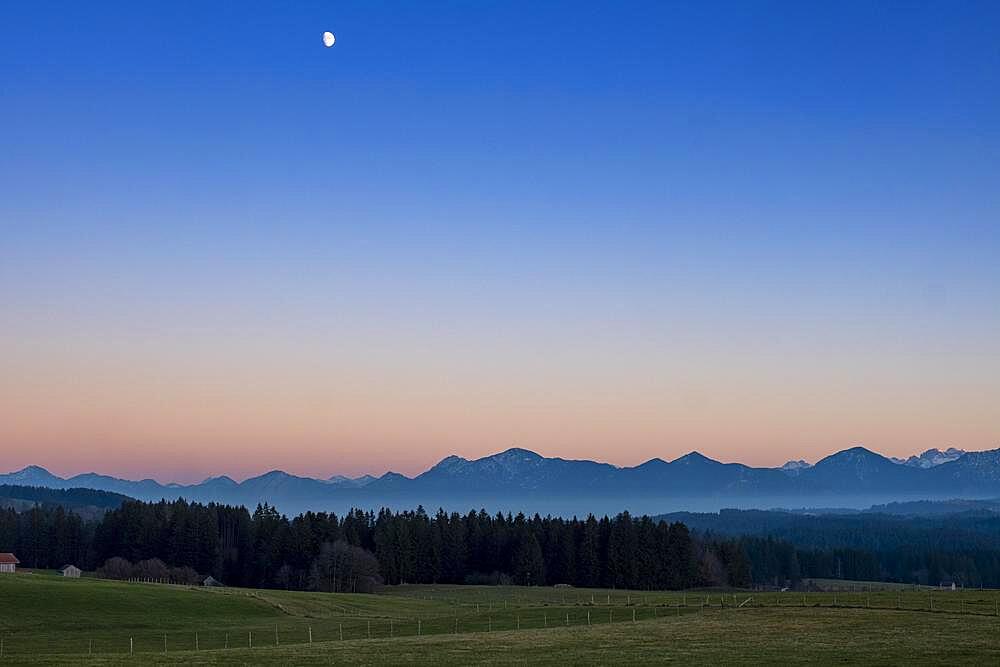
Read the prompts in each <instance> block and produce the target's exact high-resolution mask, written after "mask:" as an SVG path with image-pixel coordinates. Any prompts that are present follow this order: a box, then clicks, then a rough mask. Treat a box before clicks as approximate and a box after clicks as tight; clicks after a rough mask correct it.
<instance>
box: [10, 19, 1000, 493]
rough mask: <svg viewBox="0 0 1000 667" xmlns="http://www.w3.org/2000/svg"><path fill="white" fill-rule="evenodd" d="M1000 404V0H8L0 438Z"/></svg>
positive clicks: (278, 448)
mask: <svg viewBox="0 0 1000 667" xmlns="http://www.w3.org/2000/svg"><path fill="white" fill-rule="evenodd" d="M324 30H331V31H333V32H334V33H335V34H336V36H337V43H336V45H335V46H334V47H333V48H330V49H326V48H324V47H323V45H322V39H321V36H322V32H323V31H324ZM998 405H1000V3H996V2H974V1H970V2H961V3H955V2H923V3H913V2H904V3H895V2H879V3H872V2H839V3H827V4H817V3H799V2H767V1H761V2H752V3H748V2H731V3H730V2H662V1H657V2H630V3H606V2H590V1H589V0H574V1H573V2H512V1H506V2H474V3H468V2H412V3H401V2H385V3H373V2H308V1H304V2H299V1H296V2H294V3H289V2H245V3H196V2H169V3H167V2H143V3H136V2H127V3H126V2H107V3H96V4H95V3H79V2H73V3H68V2H66V3H56V2H46V1H45V0H38V1H35V2H25V3H14V2H10V3H4V4H3V5H2V6H0V470H14V469H17V468H19V467H22V466H24V465H28V464H39V465H44V466H46V467H48V468H49V469H51V470H52V471H54V472H57V473H60V474H72V473H79V472H84V471H90V470H97V471H99V472H104V473H108V474H115V475H120V476H125V477H131V478H138V477H154V478H156V479H160V480H162V481H170V480H176V481H196V480H199V479H202V478H205V477H207V476H209V475H215V474H221V473H225V474H229V475H232V476H234V477H237V478H242V477H246V476H250V475H254V474H259V473H262V472H265V471H267V470H270V469H275V468H279V469H283V470H286V471H289V472H292V473H296V474H303V475H309V476H327V475H331V474H335V473H339V474H349V475H355V474H360V473H375V474H378V473H381V472H384V471H386V470H395V471H398V472H403V473H407V474H413V473H417V472H420V471H422V470H423V469H425V468H427V467H429V466H430V465H432V464H434V463H435V462H436V461H438V460H439V459H441V458H443V457H444V456H447V455H449V454H458V455H461V456H465V457H467V458H473V457H479V456H483V455H487V454H490V453H493V452H497V451H501V450H503V449H506V448H508V447H511V446H519V447H525V448H528V449H532V450H534V451H537V452H539V453H541V454H544V455H548V456H562V457H566V458H589V459H595V460H600V461H608V462H611V463H614V464H618V465H635V464H638V463H641V462H643V461H645V460H647V459H650V458H653V457H661V458H664V459H668V460H669V459H672V458H676V457H677V456H679V455H682V454H684V453H686V452H688V451H691V450H698V451H700V452H702V453H704V454H706V455H709V456H712V457H714V458H717V459H720V460H725V461H740V462H744V463H748V464H752V465H780V464H781V463H783V462H784V461H785V460H788V459H799V458H804V459H807V460H810V461H815V460H817V459H818V458H821V457H823V456H825V455H827V454H830V453H832V452H834V451H837V450H839V449H843V448H846V447H850V446H853V445H857V444H863V445H865V446H867V447H869V448H871V449H873V450H875V451H879V452H881V453H883V454H886V455H897V456H900V455H908V454H911V453H914V452H919V451H922V450H924V449H926V448H929V447H942V448H943V447H946V446H955V447H962V448H965V449H990V448H995V447H1000V409H998Z"/></svg>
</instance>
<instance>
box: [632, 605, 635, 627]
mask: <svg viewBox="0 0 1000 667" xmlns="http://www.w3.org/2000/svg"><path fill="white" fill-rule="evenodd" d="M632 622H633V623H635V607H632Z"/></svg>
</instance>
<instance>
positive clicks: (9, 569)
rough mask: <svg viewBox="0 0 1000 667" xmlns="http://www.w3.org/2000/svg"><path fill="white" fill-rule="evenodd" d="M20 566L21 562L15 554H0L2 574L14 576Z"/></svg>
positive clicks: (0, 570)
mask: <svg viewBox="0 0 1000 667" xmlns="http://www.w3.org/2000/svg"><path fill="white" fill-rule="evenodd" d="M20 564H21V561H19V560H18V559H17V556H15V555H14V554H10V553H0V573H7V574H14V573H15V572H17V566H18V565H20Z"/></svg>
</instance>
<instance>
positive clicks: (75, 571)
mask: <svg viewBox="0 0 1000 667" xmlns="http://www.w3.org/2000/svg"><path fill="white" fill-rule="evenodd" d="M59 572H60V573H61V574H62V576H64V577H69V578H70V579H79V578H80V574H81V570H80V568H78V567H77V566H76V565H63V566H62V567H61V568H59Z"/></svg>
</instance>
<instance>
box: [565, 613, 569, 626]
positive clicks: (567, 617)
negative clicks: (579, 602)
mask: <svg viewBox="0 0 1000 667" xmlns="http://www.w3.org/2000/svg"><path fill="white" fill-rule="evenodd" d="M566 625H569V612H566Z"/></svg>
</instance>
